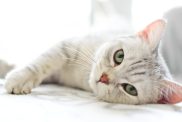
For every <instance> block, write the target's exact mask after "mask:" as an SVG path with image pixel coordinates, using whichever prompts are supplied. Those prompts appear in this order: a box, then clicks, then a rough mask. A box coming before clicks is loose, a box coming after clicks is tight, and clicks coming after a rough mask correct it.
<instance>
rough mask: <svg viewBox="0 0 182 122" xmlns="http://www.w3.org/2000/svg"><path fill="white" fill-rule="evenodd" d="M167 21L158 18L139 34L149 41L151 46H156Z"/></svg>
mask: <svg viewBox="0 0 182 122" xmlns="http://www.w3.org/2000/svg"><path fill="white" fill-rule="evenodd" d="M165 26H166V21H165V20H163V19H159V20H156V21H154V22H152V23H151V24H149V25H148V26H147V27H145V28H144V29H143V30H142V31H140V32H138V36H139V37H140V38H141V39H142V40H143V41H145V42H146V43H148V44H149V45H150V46H151V48H156V47H157V46H158V44H159V42H160V40H161V38H162V35H163V32H164V29H165Z"/></svg>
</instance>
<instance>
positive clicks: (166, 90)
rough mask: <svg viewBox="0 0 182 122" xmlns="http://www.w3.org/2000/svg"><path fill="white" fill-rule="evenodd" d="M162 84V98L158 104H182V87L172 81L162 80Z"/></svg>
mask: <svg viewBox="0 0 182 122" xmlns="http://www.w3.org/2000/svg"><path fill="white" fill-rule="evenodd" d="M160 83H161V85H162V86H161V92H160V93H161V94H160V96H161V98H160V99H159V101H158V103H162V104H175V103H179V102H182V85H180V84H178V83H175V82H173V81H170V80H162V81H160Z"/></svg>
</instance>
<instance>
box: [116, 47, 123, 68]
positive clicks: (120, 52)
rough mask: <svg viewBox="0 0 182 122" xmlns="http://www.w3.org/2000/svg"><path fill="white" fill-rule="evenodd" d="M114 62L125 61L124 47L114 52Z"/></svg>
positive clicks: (117, 63)
mask: <svg viewBox="0 0 182 122" xmlns="http://www.w3.org/2000/svg"><path fill="white" fill-rule="evenodd" d="M113 59H114V63H115V64H116V65H119V64H121V63H122V62H123V59H124V52H123V49H120V50H117V51H116V52H115V53H114V57H113Z"/></svg>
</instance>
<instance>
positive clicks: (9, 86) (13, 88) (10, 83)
mask: <svg viewBox="0 0 182 122" xmlns="http://www.w3.org/2000/svg"><path fill="white" fill-rule="evenodd" d="M37 80H38V79H37V76H36V75H35V74H32V72H30V71H29V70H27V69H21V70H16V71H12V72H10V73H9V74H8V75H7V77H6V82H5V89H6V90H7V92H8V93H11V94H28V93H30V92H31V90H32V88H34V87H35V86H36V85H37V82H38V81H37Z"/></svg>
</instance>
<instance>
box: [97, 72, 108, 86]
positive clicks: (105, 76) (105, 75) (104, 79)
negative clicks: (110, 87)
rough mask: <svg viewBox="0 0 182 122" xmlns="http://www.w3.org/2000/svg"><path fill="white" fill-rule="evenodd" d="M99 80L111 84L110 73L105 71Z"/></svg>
mask: <svg viewBox="0 0 182 122" xmlns="http://www.w3.org/2000/svg"><path fill="white" fill-rule="evenodd" d="M99 82H101V83H105V84H109V78H108V75H107V74H105V73H103V74H102V76H101V77H100V80H99Z"/></svg>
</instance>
